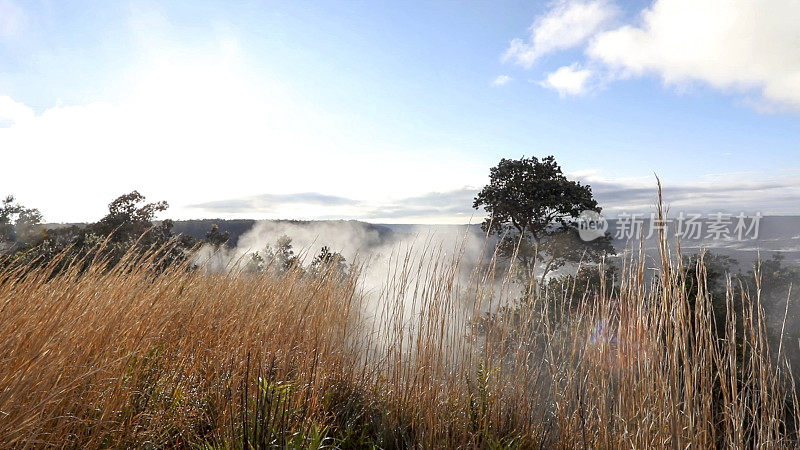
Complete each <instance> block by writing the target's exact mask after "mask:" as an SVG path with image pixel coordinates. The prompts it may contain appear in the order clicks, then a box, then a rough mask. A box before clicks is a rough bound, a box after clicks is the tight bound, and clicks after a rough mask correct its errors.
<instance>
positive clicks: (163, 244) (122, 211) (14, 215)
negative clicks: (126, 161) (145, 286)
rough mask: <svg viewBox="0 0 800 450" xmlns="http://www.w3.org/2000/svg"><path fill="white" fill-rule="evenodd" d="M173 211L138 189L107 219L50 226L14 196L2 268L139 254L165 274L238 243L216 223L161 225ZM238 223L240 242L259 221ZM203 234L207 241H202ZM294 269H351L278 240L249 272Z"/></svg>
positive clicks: (4, 224)
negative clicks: (306, 259)
mask: <svg viewBox="0 0 800 450" xmlns="http://www.w3.org/2000/svg"><path fill="white" fill-rule="evenodd" d="M168 207H169V205H168V204H167V202H165V201H160V202H153V203H148V202H147V201H146V198H145V197H144V196H143V195H142V194H140V193H139V192H137V191H133V192H131V193H128V194H125V195H121V196H119V197H118V198H116V199H115V200H114V201H112V202H111V203H110V204H109V205H108V213H107V214H106V216H104V217H103V218H102V219H100V220H99V221H97V222H94V223H88V224H81V225H70V226H66V227H47V226H46V225H44V224H43V223H42V214H41V212H40V211H39V210H37V209H35V208H28V207H25V206H23V205H20V204H19V203H17V202H16V201H15V199H14V197H13V196H8V197H6V198H5V199H4V200H3V202H2V206H1V207H0V267H8V266H11V265H17V266H20V267H27V268H29V269H30V268H33V267H38V266H42V265H47V264H50V263H51V262H53V261H56V260H57V261H56V267H55V268H54V269H55V271H56V272H57V271H59V270H60V269H61V268H65V267H67V266H70V265H73V264H76V261H77V262H78V264H83V265H85V266H88V265H90V264H91V262H92V260H100V261H103V262H104V263H105V264H107V266H108V267H114V266H116V265H117V264H118V263H119V262H120V261H122V260H123V258H126V257H128V258H130V257H131V255H139V256H141V257H142V258H145V257H146V258H145V259H147V260H148V261H150V263H153V261H155V264H156V267H155V269H159V270H161V269H163V268H165V267H167V266H169V265H172V264H179V263H184V262H188V261H187V258H189V257H190V256H191V255H193V254H195V252H196V251H197V250H198V249H200V248H201V247H202V246H204V245H205V246H207V247H208V248H209V249H211V250H212V251H213V252H215V253H216V252H220V251H224V249H226V248H230V247H231V246H232V244H233V245H235V243H232V242H231V233H230V231H228V230H222V229H220V227H219V226H218V225H217V223H216V222H215V221H193V222H192V223H191V225H190V226H188V227H187V226H186V225H184V226H182V227H180V230H176V227H175V223H174V222H173V221H172V220H169V219H166V220H161V221H156V220H155V217H156V214H157V213H159V212H163V211H165V210H167V208H168ZM233 222H234V225H235V226H234V227H233V231H234V234H235V238H236V239H238V237H239V236H240V235H241V234H242V233H244V232H245V231H246V230H244V229H243V228H242V227H243V226H247V227H248V228H249V227H252V225H253V223H254V221H252V220H241V221H233ZM198 225H206V226H207V228H206V231H205V233H203V234H200V233H199V230H197V229H196V227H197V226H198ZM226 225H229V224H227V223H226ZM198 234H200V236H202V237H196V236H197V235H198ZM143 261H144V259H143ZM198 264H202V261H198V262H197V263H194V262H193V263H191V264H188V265H187V267H189V268H191V269H194V268H197V266H198ZM291 269H295V270H303V271H304V272H305V273H308V274H311V275H320V274H322V273H323V272H325V271H330V272H331V273H332V274H335V275H336V276H340V277H342V278H344V277H345V276H346V275H347V274H348V273H349V270H350V267H349V266H348V264H347V263H346V261H345V258H344V257H343V256H342V255H341V254H340V253H337V252H333V251H331V250H330V249H329V247H327V246H324V247H322V249H321V250H320V252H319V254H317V255H316V256H315V257H314V258H313V259H312V260H311V262H310V263H309V264H308V265H307V267H301V264H300V259H299V258H298V257H297V256H296V255H295V253H294V250H293V248H292V240H291V238H289V237H288V236H281V237H280V238H278V240H277V242H276V243H275V245H274V247H273V246H270V245H268V246H266V247H265V248H264V249H261V250H259V251H256V252H252V253H250V254H249V255H247V259H246V261H245V264H244V271H245V272H247V273H263V272H265V271H270V272H271V273H273V274H282V273H285V272H287V271H289V270H291Z"/></svg>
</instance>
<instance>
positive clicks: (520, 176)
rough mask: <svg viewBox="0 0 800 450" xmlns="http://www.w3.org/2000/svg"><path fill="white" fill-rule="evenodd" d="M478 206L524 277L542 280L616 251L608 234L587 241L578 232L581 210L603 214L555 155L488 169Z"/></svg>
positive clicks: (586, 188)
mask: <svg viewBox="0 0 800 450" xmlns="http://www.w3.org/2000/svg"><path fill="white" fill-rule="evenodd" d="M473 207H474V208H476V209H477V208H480V207H483V208H484V209H485V210H486V212H487V213H489V217H488V218H487V219H486V221H485V222H484V223H483V229H484V231H486V232H488V233H490V234H496V235H497V236H498V237H499V238H500V244H499V245H500V252H501V254H502V255H503V256H506V257H511V256H513V255H516V257H517V260H518V261H519V263H520V269H521V277H522V281H524V282H526V283H528V282H531V281H533V280H534V276H535V271H536V268H537V267H541V273H540V274H539V277H540V278H539V282H540V283H541V284H543V283H544V281H545V280H546V277H547V275H548V274H549V273H550V272H552V271H553V270H556V269H558V268H560V267H562V266H564V265H565V264H567V263H577V262H580V261H583V262H584V263H588V262H599V261H600V260H601V258H602V257H603V256H604V255H606V254H614V253H615V251H614V248H613V246H612V245H611V237H610V236H609V235H605V236H602V237H600V238H598V239H595V240H593V241H591V242H584V241H583V240H581V239H580V237H579V235H578V232H577V220H578V217H579V215H580V214H581V212H583V211H586V210H589V211H595V212H598V213H599V212H600V210H601V208H600V207H599V206H598V204H597V201H596V200H595V199H594V197H593V196H592V189H591V187H589V186H586V185H582V184H581V183H580V182H578V181H572V180H569V179H567V177H566V176H564V174H563V173H562V171H561V167H560V166H559V165H558V163H556V160H555V158H554V157H553V156H548V157H546V158H543V159H541V160H539V159H538V158H536V157H532V158H525V157H522V158H521V159H517V160H514V159H505V158H504V159H502V160H500V163H498V164H497V166H495V167H492V168H491V170H490V173H489V184H488V185H486V186H485V187H484V188H483V189H482V190H481V191H480V192H479V193H478V195H477V197H475V202H474V204H473Z"/></svg>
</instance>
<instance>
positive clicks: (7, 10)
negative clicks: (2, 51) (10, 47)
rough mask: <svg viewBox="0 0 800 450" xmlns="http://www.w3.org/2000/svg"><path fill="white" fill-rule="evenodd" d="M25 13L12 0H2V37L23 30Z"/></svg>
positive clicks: (0, 11) (0, 12) (0, 21)
mask: <svg viewBox="0 0 800 450" xmlns="http://www.w3.org/2000/svg"><path fill="white" fill-rule="evenodd" d="M24 23H25V13H24V11H23V10H22V8H20V7H19V5H17V4H16V3H14V2H13V1H11V0H0V38H9V37H13V36H16V35H17V34H19V33H20V32H21V31H22V28H23V25H24Z"/></svg>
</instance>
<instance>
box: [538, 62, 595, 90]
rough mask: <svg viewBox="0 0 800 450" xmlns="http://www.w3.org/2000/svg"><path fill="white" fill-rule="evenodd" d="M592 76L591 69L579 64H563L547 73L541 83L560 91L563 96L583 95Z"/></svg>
mask: <svg viewBox="0 0 800 450" xmlns="http://www.w3.org/2000/svg"><path fill="white" fill-rule="evenodd" d="M591 76H592V71H591V70H589V69H581V68H579V67H578V64H577V63H576V64H572V65H570V66H563V67H560V68H558V70H556V71H555V72H552V73H550V74H548V75H547V78H546V79H545V80H544V81H542V82H540V83H539V85H541V86H543V87H546V88H548V89H553V90H555V91H556V92H558V95H560V96H561V97H566V96H567V95H581V94H585V93H586V91H587V90H588V81H589V78H590V77H591Z"/></svg>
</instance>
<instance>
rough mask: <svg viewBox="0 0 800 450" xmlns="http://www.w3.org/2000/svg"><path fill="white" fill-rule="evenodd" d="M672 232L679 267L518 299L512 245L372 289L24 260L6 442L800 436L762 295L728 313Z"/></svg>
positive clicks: (387, 442)
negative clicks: (501, 269) (480, 260)
mask: <svg viewBox="0 0 800 450" xmlns="http://www.w3.org/2000/svg"><path fill="white" fill-rule="evenodd" d="M662 245H663V248H662V259H661V261H660V263H659V264H658V268H657V270H656V272H657V273H656V275H657V276H655V277H648V276H646V272H647V271H648V270H649V268H648V267H647V265H646V264H645V262H644V258H643V257H642V258H628V259H626V261H625V262H624V264H623V270H622V274H621V280H619V287H618V288H615V289H613V290H611V289H601V290H600V292H604V293H607V292H611V293H610V294H603V295H595V294H592V293H586V295H584V301H582V302H581V303H580V304H579V305H577V306H575V307H570V308H567V307H566V306H565V305H566V303H567V302H558V301H553V297H552V295H537V296H534V297H532V298H530V299H527V300H526V301H525V302H522V303H514V302H513V300H514V297H515V295H516V294H515V292H516V291H515V290H514V289H513V285H512V284H511V283H510V282H509V280H510V277H509V276H506V274H504V273H496V272H497V271H498V269H497V266H496V265H495V264H493V263H492V261H489V262H488V263H486V264H483V265H481V266H480V267H481V268H480V269H476V270H475V271H474V272H473V276H472V277H471V278H470V279H469V280H464V279H462V278H461V277H459V276H458V274H459V273H461V271H460V270H458V267H457V266H458V264H461V263H463V262H459V261H458V258H456V259H454V260H453V259H448V258H446V257H444V256H443V254H441V253H437V252H435V251H431V252H429V253H426V256H425V257H422V258H418V259H414V258H410V257H406V258H400V259H398V261H397V264H396V269H394V270H393V271H392V272H391V273H389V274H387V279H386V283H385V285H384V286H383V288H382V289H380V290H378V291H371V292H365V291H364V290H363V289H361V287H360V285H359V278H358V275H357V274H356V275H353V276H351V277H350V278H348V279H346V280H342V279H341V278H338V277H336V276H333V274H332V273H330V274H328V275H330V276H317V277H309V276H307V275H306V274H304V273H303V272H302V271H301V270H297V269H296V270H290V271H289V272H288V273H286V274H284V275H282V276H279V277H278V276H273V275H270V274H269V272H267V273H265V274H262V275H258V276H256V275H248V274H236V273H225V274H219V273H216V274H215V273H206V272H204V271H202V270H187V269H188V268H187V267H186V266H174V267H169V268H167V269H166V270H164V271H159V272H158V273H156V272H154V271H152V270H151V269H150V268H151V267H154V266H156V267H157V266H159V265H158V264H154V261H153V260H154V259H156V258H157V253H152V254H150V255H149V256H146V257H144V259H143V258H141V257H137V256H136V255H134V254H130V255H128V256H127V257H126V258H125V259H123V261H122V263H121V264H119V265H117V266H115V267H114V268H110V269H109V268H107V267H105V266H104V265H103V263H102V262H98V261H96V262H94V263H92V264H91V265H90V266H89V267H88V269H85V266H84V265H82V264H80V263H74V264H73V265H72V269H71V270H66V271H64V270H62V268H63V264H62V262H59V261H54V262H53V263H51V264H50V265H49V266H40V267H36V268H31V267H21V268H16V269H6V270H5V272H3V273H2V274H0V336H2V340H0V447H4V448H5V447H20V448H25V447H39V446H57V447H81V448H96V447H204V448H209V447H215V448H216V447H219V448H263V447H269V446H273V447H309V448H319V447H324V446H330V447H340V448H353V447H372V446H377V447H383V448H410V447H426V448H427V447H430V448H437V447H438V448H443V447H448V448H450V447H452V448H459V447H460V448H471V447H484V448H506V447H508V448H533V447H537V448H579V447H582V448H650V447H671V448H681V449H682V448H687V447H693V448H697V447H715V446H720V447H721V446H731V447H739V448H741V447H759V448H761V447H765V448H772V447H784V446H794V445H796V444H797V441H796V436H795V431H796V430H797V429H798V427H797V426H798V423H797V420H798V417H799V416H798V411H797V406H798V402H797V397H796V395H795V391H794V383H793V382H792V376H791V373H790V366H789V365H787V361H786V357H785V351H784V352H783V353H784V354H781V353H782V352H781V350H778V349H774V348H770V344H769V341H768V339H767V334H766V327H765V324H764V316H763V314H762V312H761V311H762V310H761V305H760V298H759V296H758V295H756V296H755V297H754V298H751V297H749V296H747V294H746V293H744V292H745V291H744V290H738V289H736V286H731V287H730V289H729V295H728V298H727V299H726V303H727V307H728V310H729V312H730V313H729V314H728V315H727V316H726V318H725V320H724V321H723V322H724V324H725V326H724V329H716V330H715V329H714V327H713V326H712V323H713V322H714V318H713V317H712V307H711V306H712V305H711V301H712V299H711V298H710V296H709V294H708V293H707V292H706V291H705V290H703V288H702V286H704V283H703V280H702V276H703V270H702V262H701V263H700V264H701V267H700V270H698V274H699V275H698V276H699V277H700V278H701V279H700V280H699V281H700V282H699V283H698V284H699V285H700V286H701V290H700V292H695V293H688V292H686V289H685V284H686V283H685V280H684V279H683V278H682V277H683V275H682V274H683V273H685V271H684V270H682V268H681V267H680V261H681V259H680V255H679V249H678V251H677V252H676V253H677V254H676V255H675V256H674V257H672V256H670V250H669V249H668V247H667V242H666V238H665V237H662ZM56 268H58V269H59V270H58V271H56V270H55V269H56ZM605 282H607V283H611V280H606V281H605ZM487 312H491V313H487ZM781 345H783V346H784V347H783V348H784V349H785V348H786V347H785V346H787V345H793V344H790V343H783V344H781Z"/></svg>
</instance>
